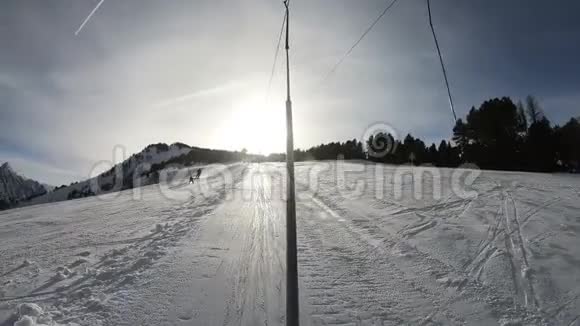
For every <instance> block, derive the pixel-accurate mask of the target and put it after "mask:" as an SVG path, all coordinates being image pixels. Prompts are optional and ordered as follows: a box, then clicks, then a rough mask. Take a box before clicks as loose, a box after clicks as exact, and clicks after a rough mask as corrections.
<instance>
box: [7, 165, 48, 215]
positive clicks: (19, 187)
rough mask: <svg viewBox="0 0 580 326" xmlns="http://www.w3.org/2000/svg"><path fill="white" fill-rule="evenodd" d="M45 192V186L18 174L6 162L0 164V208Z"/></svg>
mask: <svg viewBox="0 0 580 326" xmlns="http://www.w3.org/2000/svg"><path fill="white" fill-rule="evenodd" d="M46 192H47V188H46V187H45V186H43V185H42V184H40V183H39V182H37V181H35V180H32V179H28V178H25V177H23V176H21V175H19V174H18V173H16V172H15V171H14V170H13V169H12V167H11V166H10V164H9V163H8V162H5V163H4V164H2V166H0V209H5V208H8V207H11V206H14V205H16V204H17V203H18V202H20V201H22V200H27V199H30V198H31V197H35V196H40V195H43V194H45V193H46Z"/></svg>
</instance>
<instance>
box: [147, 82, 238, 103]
mask: <svg viewBox="0 0 580 326" xmlns="http://www.w3.org/2000/svg"><path fill="white" fill-rule="evenodd" d="M241 85H242V83H241V82H239V81H233V82H228V83H226V84H223V85H220V86H216V87H212V88H207V89H202V90H199V91H195V92H192V93H189V94H185V95H181V96H177V97H172V98H169V99H165V100H162V101H159V102H158V103H156V104H155V105H153V106H154V107H155V108H158V109H160V108H164V107H168V106H172V105H175V104H179V103H182V102H187V101H191V100H193V99H197V98H201V97H207V96H215V95H218V94H224V93H227V92H229V91H232V90H234V89H236V88H238V87H240V86H241Z"/></svg>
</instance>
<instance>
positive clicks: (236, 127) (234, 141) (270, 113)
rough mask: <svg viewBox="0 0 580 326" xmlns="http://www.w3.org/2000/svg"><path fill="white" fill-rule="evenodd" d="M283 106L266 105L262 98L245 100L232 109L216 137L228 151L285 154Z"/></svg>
mask: <svg viewBox="0 0 580 326" xmlns="http://www.w3.org/2000/svg"><path fill="white" fill-rule="evenodd" d="M284 110H285V109H284V106H283V105H276V104H272V103H271V102H270V103H268V104H266V103H265V100H264V98H263V97H261V98H260V97H257V96H253V97H248V98H246V99H244V100H242V101H241V102H240V103H239V104H238V105H236V106H234V107H233V109H232V113H231V115H230V116H229V117H227V118H226V119H225V122H224V124H223V126H222V127H221V128H219V133H220V135H218V137H219V139H220V142H221V143H222V144H224V145H225V146H227V147H228V148H233V149H237V150H241V149H242V148H246V149H247V150H248V152H250V153H257V154H265V155H267V154H270V153H281V152H284V151H285V143H286V140H285V139H286V126H285V120H284V119H285V115H284V112H285V111H284Z"/></svg>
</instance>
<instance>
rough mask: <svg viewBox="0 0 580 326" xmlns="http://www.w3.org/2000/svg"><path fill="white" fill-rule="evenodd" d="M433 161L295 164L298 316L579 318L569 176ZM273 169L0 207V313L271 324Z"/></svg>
mask: <svg viewBox="0 0 580 326" xmlns="http://www.w3.org/2000/svg"><path fill="white" fill-rule="evenodd" d="M220 169H221V170H220ZM437 171H438V173H439V174H440V178H437V179H436V178H433V179H430V178H427V179H425V180H424V181H425V182H424V183H423V184H422V186H423V190H422V191H419V192H417V187H418V186H420V185H421V183H419V184H417V183H416V180H417V179H416V178H415V177H416V176H417V175H418V174H416V172H418V173H421V172H422V171H421V168H415V167H393V166H385V165H380V164H379V165H375V164H360V163H349V162H347V163H344V165H343V166H341V167H340V169H337V168H336V166H335V165H333V164H331V163H329V162H319V163H298V164H297V165H296V182H297V206H296V210H297V229H298V230H297V231H298V259H299V277H300V291H301V292H300V303H301V307H300V312H301V325H361V326H362V325H380V326H383V325H502V326H505V325H522V326H523V325H526V326H528V325H568V326H576V325H578V322H579V320H580V313H579V312H580V278H579V275H580V249H579V248H580V217H579V215H578V212H579V211H580V200H579V199H580V178H578V177H577V176H575V175H550V174H534V173H518V172H499V171H484V172H483V173H482V174H481V175H480V176H478V177H477V178H475V179H472V181H473V183H471V186H469V187H468V189H467V190H469V191H471V192H473V193H472V196H467V197H465V196H458V193H457V191H456V190H454V184H455V183H456V182H463V180H465V179H466V175H463V177H461V178H459V179H454V176H455V170H449V169H439V170H437ZM345 172H346V173H345ZM468 172H469V171H468ZM284 175H285V166H284V165H283V164H267V163H266V164H247V165H244V164H235V165H230V166H227V167H223V166H221V167H220V166H207V167H204V173H203V175H202V178H201V180H200V182H196V183H194V184H193V185H190V184H187V183H183V184H179V185H176V186H174V187H173V188H172V189H170V190H171V191H173V192H175V194H179V196H177V195H176V196H167V193H164V192H163V191H160V190H162V189H163V188H162V187H160V186H158V185H151V186H146V187H143V188H140V191H141V193H142V196H141V197H140V199H135V197H134V196H133V195H132V192H133V191H123V192H120V193H118V194H114V195H115V196H111V198H109V199H103V198H101V199H99V198H97V197H90V198H84V199H80V200H75V201H66V202H60V203H54V204H48V205H37V206H33V207H25V208H21V209H17V210H10V211H4V212H0V325H2V326H12V325H13V324H14V323H15V322H17V321H18V320H20V321H22V323H23V324H22V325H34V323H33V321H35V322H40V323H43V324H46V325H54V324H51V323H53V322H56V323H58V324H59V325H68V326H72V325H82V326H84V325H90V326H93V325H102V326H105V325H143V326H149V325H151V326H153V325H179V326H186V325H224V326H232V325H248V326H253V325H284V322H285V310H284V304H285V252H286V251H285V248H286V247H285V201H284V191H285V180H284ZM399 175H404V177H403V178H401V179H397V178H398V176H399ZM224 176H227V177H224ZM434 181H437V182H434ZM417 194H420V195H421V197H417ZM111 195H113V194H111ZM24 322H30V323H28V324H25V323H24Z"/></svg>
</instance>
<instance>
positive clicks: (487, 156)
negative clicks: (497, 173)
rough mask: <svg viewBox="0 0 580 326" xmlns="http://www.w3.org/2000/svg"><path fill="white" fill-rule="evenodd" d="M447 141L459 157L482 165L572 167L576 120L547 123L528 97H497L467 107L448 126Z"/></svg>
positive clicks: (579, 128)
mask: <svg viewBox="0 0 580 326" xmlns="http://www.w3.org/2000/svg"><path fill="white" fill-rule="evenodd" d="M453 140H454V141H455V143H456V144H457V146H458V147H459V149H460V151H461V154H462V161H464V162H474V163H476V164H477V165H478V166H480V167H481V168H486V169H502V170H523V171H540V172H550V171H577V170H578V166H579V162H580V125H579V123H578V119H576V118H572V119H570V120H569V121H568V122H567V123H566V124H565V125H563V126H558V125H556V126H553V125H552V123H551V122H550V120H549V119H548V117H546V115H545V114H544V112H543V110H542V108H541V107H540V105H539V104H538V101H537V100H536V99H535V98H533V97H531V96H528V97H527V99H526V104H525V105H524V104H523V103H521V102H518V103H517V104H514V102H512V100H511V99H510V98H508V97H503V98H501V99H497V98H496V99H492V100H489V101H485V102H484V103H483V104H482V105H481V106H480V107H479V109H476V108H474V107H473V108H471V110H470V111H469V113H468V114H467V117H466V119H465V121H463V120H462V119H460V120H458V121H457V124H456V125H455V128H453Z"/></svg>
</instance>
